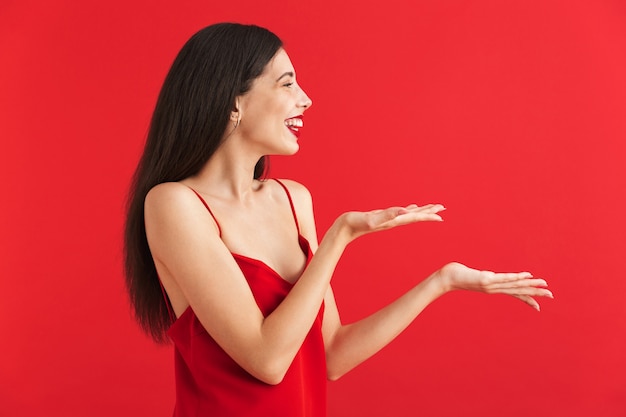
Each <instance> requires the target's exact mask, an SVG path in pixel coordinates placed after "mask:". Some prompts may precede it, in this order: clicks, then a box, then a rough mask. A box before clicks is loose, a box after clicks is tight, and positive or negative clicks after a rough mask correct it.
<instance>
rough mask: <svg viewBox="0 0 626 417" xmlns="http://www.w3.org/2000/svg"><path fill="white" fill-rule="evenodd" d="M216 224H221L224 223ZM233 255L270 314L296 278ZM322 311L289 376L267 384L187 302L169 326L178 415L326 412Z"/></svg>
mask: <svg viewBox="0 0 626 417" xmlns="http://www.w3.org/2000/svg"><path fill="white" fill-rule="evenodd" d="M276 181H277V182H278V183H279V184H280V185H281V186H282V187H283V188H284V189H285V191H286V192H287V196H288V197H289V203H290V205H291V210H292V212H293V216H294V219H295V221H296V226H297V227H298V236H299V239H298V240H299V243H300V247H301V248H302V250H303V251H304V253H305V254H307V265H308V263H309V262H310V260H311V257H312V252H311V249H310V247H309V243H308V241H307V240H306V239H305V238H304V237H303V236H302V235H301V234H300V228H299V226H298V220H297V217H296V213H295V210H294V207H293V202H292V201H291V196H290V195H289V191H288V190H287V188H286V187H285V186H284V185H283V184H282V183H280V182H279V181H278V180H276ZM196 194H197V193H196ZM198 197H199V198H200V200H202V202H203V203H204V205H205V206H206V208H207V209H208V210H209V212H211V209H210V208H209V206H208V205H207V204H206V202H205V201H204V199H202V197H200V195H198ZM211 215H212V216H213V213H211ZM213 218H215V216H213ZM216 223H217V220H216ZM217 225H218V229H219V223H217ZM220 236H221V229H220ZM233 257H234V259H235V261H236V262H237V264H238V265H239V267H240V268H241V271H242V272H243V274H244V276H245V277H246V280H247V281H248V284H249V285H250V288H251V289H252V293H253V295H254V298H255V300H256V303H257V304H258V306H259V308H260V309H261V311H262V312H263V315H264V316H267V315H269V314H270V313H271V312H272V311H274V309H275V308H276V307H277V306H278V305H279V304H280V303H281V301H282V300H283V299H284V298H285V297H286V296H287V294H288V293H289V291H290V289H291V287H292V284H290V283H289V282H287V281H285V280H284V279H283V278H282V277H281V276H280V275H278V273H277V272H275V271H274V270H273V269H271V268H270V267H269V266H267V265H266V264H265V263H263V262H261V261H259V260H256V259H252V258H248V257H245V256H242V255H238V254H233ZM168 305H169V303H168ZM323 314H324V305H323V304H322V306H321V308H320V311H319V313H318V315H317V318H316V319H315V322H314V323H313V326H312V328H311V330H310V331H309V333H308V335H307V336H306V338H305V340H304V343H303V344H302V347H301V348H300V350H299V351H298V353H297V354H296V356H295V358H294V360H293V362H292V364H291V366H290V367H289V370H288V371H287V374H286V375H285V378H284V379H283V381H282V382H281V383H280V384H277V385H268V384H266V383H264V382H262V381H260V380H258V379H256V378H255V377H253V376H252V375H250V374H249V373H248V372H246V371H245V370H244V369H243V368H241V367H240V366H239V365H238V364H237V363H236V362H235V361H234V360H233V359H232V358H231V357H230V356H228V354H227V353H226V352H224V350H223V349H222V348H221V347H219V345H218V344H217V343H216V342H215V340H213V338H212V337H211V336H210V335H209V334H208V333H207V332H206V330H205V329H204V327H203V326H202V324H201V323H200V321H199V320H198V318H197V317H196V315H195V314H194V312H193V310H192V309H191V307H188V308H187V310H185V312H184V313H183V314H182V315H181V316H180V317H179V318H178V319H177V320H176V321H175V322H174V324H172V326H171V327H170V329H169V331H168V334H169V336H170V338H171V339H172V340H173V341H174V346H175V375H176V407H175V409H174V417H191V416H194V417H195V416H203V417H205V416H206V417H239V416H241V417H283V416H284V417H325V416H326V358H325V354H324V341H323V339H322V318H323Z"/></svg>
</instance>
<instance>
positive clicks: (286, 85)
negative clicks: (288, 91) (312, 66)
mask: <svg viewBox="0 0 626 417" xmlns="http://www.w3.org/2000/svg"><path fill="white" fill-rule="evenodd" d="M292 85H293V83H292V82H291V83H285V84H283V87H287V88H289V87H291V86H292Z"/></svg>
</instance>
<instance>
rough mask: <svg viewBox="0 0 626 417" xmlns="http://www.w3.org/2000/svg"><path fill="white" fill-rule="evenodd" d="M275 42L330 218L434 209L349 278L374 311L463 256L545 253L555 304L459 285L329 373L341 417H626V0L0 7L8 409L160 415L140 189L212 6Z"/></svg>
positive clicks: (355, 251)
mask: <svg viewBox="0 0 626 417" xmlns="http://www.w3.org/2000/svg"><path fill="white" fill-rule="evenodd" d="M225 20H229V21H240V22H245V23H257V24H260V25H262V26H267V27H269V28H270V29H272V30H273V31H275V32H276V33H277V34H278V35H279V36H281V37H282V38H283V39H284V40H285V42H286V47H287V50H288V52H289V53H290V55H291V58H292V60H293V62H294V64H295V66H296V69H297V71H298V77H299V81H300V83H301V84H302V85H303V87H304V88H305V89H306V91H307V92H308V93H309V95H310V96H311V97H312V99H313V101H314V106H313V108H312V109H311V110H310V111H309V112H308V113H307V123H306V127H305V129H304V132H303V136H302V138H301V139H300V143H301V151H300V153H299V154H298V155H296V156H294V157H292V158H276V159H274V161H273V168H272V169H273V175H275V176H278V177H289V178H294V179H296V180H299V181H301V182H303V183H304V184H306V185H307V186H308V187H309V188H310V190H311V192H312V193H313V196H314V199H315V204H316V212H317V222H318V228H319V230H320V235H321V234H322V233H323V231H324V230H326V229H327V228H328V226H329V225H330V223H331V222H332V220H333V219H334V218H335V217H336V216H337V215H338V214H339V213H341V212H342V211H346V210H350V209H372V208H377V207H380V206H386V205H390V204H408V203H411V202H417V203H420V204H423V203H427V202H442V203H444V204H445V205H446V206H447V207H448V211H447V212H446V213H445V222H444V223H443V224H421V225H415V226H410V227H407V228H405V229H403V230H394V231H390V232H387V233H383V234H378V235H376V236H368V237H366V238H363V239H362V240H360V241H358V242H355V243H354V244H353V245H352V246H351V247H350V248H349V249H348V251H347V252H346V254H345V257H344V258H343V260H342V262H341V264H340V267H339V268H338V271H337V274H336V276H335V278H334V281H333V282H334V286H335V289H336V294H337V298H338V303H339V306H340V311H341V313H342V315H343V318H344V320H346V321H350V320H354V319H356V318H359V317H361V316H363V315H365V314H367V313H369V312H371V311H373V310H374V309H376V308H378V307H380V306H382V305H383V304H384V303H386V302H388V301H390V300H391V299H393V298H394V297H395V296H397V295H399V294H400V293H402V292H403V291H405V290H406V289H408V288H410V287H411V286H412V285H413V284H415V283H416V282H418V281H419V280H420V279H422V278H423V277H425V276H427V275H428V274H429V273H430V272H432V271H434V270H435V269H437V268H438V267H440V266H441V265H443V264H444V263H446V262H449V261H453V260H456V261H460V262H464V263H466V264H468V265H471V266H474V267H478V268H489V269H495V270H530V271H532V272H533V273H534V274H535V275H536V276H541V277H545V278H546V279H547V280H548V281H549V282H550V285H551V288H552V289H553V291H554V292H555V295H556V299H555V300H553V301H552V300H544V301H543V302H542V307H543V310H542V312H541V313H539V314H538V313H536V312H534V311H532V310H531V309H530V308H527V307H525V306H524V305H522V303H519V302H517V301H515V300H512V299H508V298H506V297H504V296H490V297H488V296H484V295H479V294H469V293H465V294H462V293H454V294H449V295H446V296H444V297H443V298H442V299H440V300H438V301H436V302H435V303H434V304H433V305H432V306H430V307H429V308H428V309H427V310H426V311H425V312H424V313H423V315H422V316H421V317H420V318H418V320H417V321H416V322H415V323H414V324H413V325H412V326H411V327H410V328H409V329H408V330H407V331H406V332H405V333H404V334H403V335H402V336H400V337H399V338H398V339H397V340H396V341H394V342H393V343H392V344H391V345H390V346H389V347H388V348H386V350H384V351H383V352H381V353H379V354H378V355H376V356H375V357H374V358H373V359H371V360H370V361H369V362H367V363H366V364H364V365H362V366H361V367H359V368H357V369H356V370H355V371H353V372H352V373H350V374H348V375H347V376H345V377H344V378H342V379H341V380H340V381H338V382H336V383H331V384H329V395H330V404H329V412H330V413H329V414H330V416H331V417H339V416H343V417H350V416H355V417H356V416H365V417H368V416H394V417H404V416H412V415H420V416H502V415H506V416H527V415H536V416H591V415H593V416H624V415H626V355H625V354H624V352H625V351H626V349H625V348H626V341H625V327H626V324H625V323H626V307H624V305H623V300H624V295H625V294H626V284H625V283H624V274H623V270H624V267H623V265H624V258H625V257H624V254H625V246H626V245H625V243H624V241H625V236H626V233H625V232H626V230H625V229H626V227H625V225H626V221H625V220H624V215H625V209H626V204H625V201H624V200H625V198H624V189H625V182H626V175H625V172H624V164H625V162H626V158H625V156H626V152H625V145H624V139H625V138H626V117H625V115H626V77H624V74H626V6H625V5H624V2H623V1H620V0H615V1H609V0H588V1H582V0H568V1H565V0H562V1H558V0H526V1H523V2H522V1H519V2H508V1H501V0H491V1H476V2H469V1H460V0H458V1H420V2H414V1H409V0H403V1H398V0H390V1H387V2H384V4H376V5H371V6H368V5H366V4H365V3H362V2H356V1H344V2H333V3H330V2H329V3H325V2H315V3H313V2H292V1H288V0H284V1H274V0H272V1H268V2H263V1H258V0H238V1H234V2H224V1H222V2H209V1H190V0H189V1H179V2H176V4H174V2H171V3H168V2H164V1H144V2H131V1H118V0H113V1H109V2H71V1H67V0H65V1H61V0H58V1H55V2H45V1H42V0H30V1H17V0H15V1H6V0H5V1H4V2H3V3H2V4H1V5H0V51H1V55H0V60H1V65H0V137H1V141H2V142H1V143H2V148H1V150H0V177H1V178H2V179H3V182H2V197H1V199H2V200H1V201H2V203H1V206H0V210H1V215H0V274H1V283H2V287H1V288H2V294H3V295H2V298H1V302H0V335H1V336H0V341H1V343H0V352H1V354H0V410H1V411H0V413H1V414H2V415H6V416H20V415H23V416H26V415H29V416H30V415H45V416H111V415H116V416H168V415H170V413H171V410H172V406H173V400H174V397H173V361H172V359H173V358H172V351H171V347H159V346H156V345H155V344H153V343H152V342H151V341H150V340H149V339H148V338H147V337H146V336H144V335H143V334H141V333H140V331H139V330H138V327H137V326H136V325H135V323H134V322H133V321H132V319H131V317H130V313H129V307H128V302H127V299H126V295H125V290H124V287H123V277H122V273H121V269H122V267H121V256H122V255H121V244H120V242H121V229H122V223H123V201H124V198H125V193H126V190H127V186H128V181H129V177H130V175H131V173H132V171H133V169H134V166H135V164H136V162H137V159H138V157H139V154H140V152H141V149H142V146H143V141H144V138H145V133H146V130H147V126H148V122H149V118H150V115H151V111H152V108H153V105H154V102H155V99H156V96H157V93H158V90H159V88H160V84H161V82H162V80H163V78H164V76H165V73H166V71H167V70H168V68H169V65H170V63H171V62H172V60H173V58H174V56H175V54H176V52H177V51H178V50H179V48H180V47H181V46H182V44H183V43H184V42H185V41H186V39H187V38H188V37H189V36H190V35H191V34H193V33H194V32H195V31H197V30H198V29H200V28H201V27H204V26H206V25H208V24H210V23H214V22H218V21H225Z"/></svg>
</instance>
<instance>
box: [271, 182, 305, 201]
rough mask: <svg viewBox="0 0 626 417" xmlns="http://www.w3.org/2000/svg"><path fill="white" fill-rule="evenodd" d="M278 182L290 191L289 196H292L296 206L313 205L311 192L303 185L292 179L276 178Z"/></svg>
mask: <svg viewBox="0 0 626 417" xmlns="http://www.w3.org/2000/svg"><path fill="white" fill-rule="evenodd" d="M276 180H277V181H279V182H280V183H281V184H283V185H284V186H285V187H287V190H288V191H289V195H291V198H292V200H293V202H294V204H296V205H310V204H311V199H312V197H311V193H310V192H309V190H308V189H307V187H306V186H304V185H303V184H301V183H299V182H297V181H294V180H290V179H285V178H276Z"/></svg>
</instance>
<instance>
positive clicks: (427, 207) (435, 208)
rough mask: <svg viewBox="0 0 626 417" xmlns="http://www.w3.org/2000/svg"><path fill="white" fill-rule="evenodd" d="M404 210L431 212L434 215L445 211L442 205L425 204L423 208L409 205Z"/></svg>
mask: <svg viewBox="0 0 626 417" xmlns="http://www.w3.org/2000/svg"><path fill="white" fill-rule="evenodd" d="M405 208H406V209H407V210H411V211H432V212H434V213H438V212H440V211H443V210H445V209H446V208H445V207H444V206H443V204H426V205H425V206H418V205H417V204H411V205H408V206H406V207H405Z"/></svg>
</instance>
